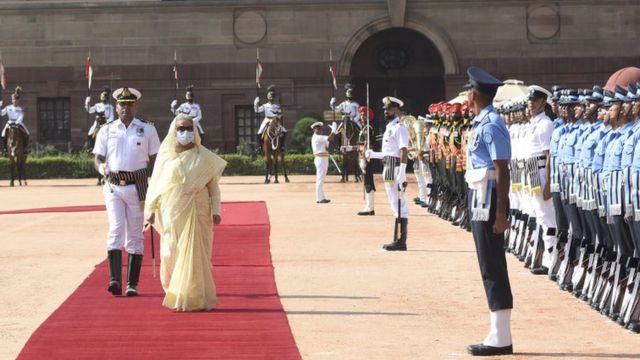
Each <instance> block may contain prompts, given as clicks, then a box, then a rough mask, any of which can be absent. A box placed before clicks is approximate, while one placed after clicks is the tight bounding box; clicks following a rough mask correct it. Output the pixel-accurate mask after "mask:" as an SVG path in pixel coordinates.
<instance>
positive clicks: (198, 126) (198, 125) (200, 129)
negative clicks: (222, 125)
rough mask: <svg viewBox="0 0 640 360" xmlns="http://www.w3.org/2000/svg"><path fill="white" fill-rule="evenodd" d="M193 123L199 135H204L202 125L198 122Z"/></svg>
mask: <svg viewBox="0 0 640 360" xmlns="http://www.w3.org/2000/svg"><path fill="white" fill-rule="evenodd" d="M194 122H195V123H196V127H197V128H198V131H199V132H200V134H204V129H202V125H200V120H198V121H194Z"/></svg>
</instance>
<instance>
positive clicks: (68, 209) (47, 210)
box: [0, 205, 106, 215]
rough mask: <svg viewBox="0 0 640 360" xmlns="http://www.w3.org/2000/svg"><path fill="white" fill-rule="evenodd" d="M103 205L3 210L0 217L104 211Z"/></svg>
mask: <svg viewBox="0 0 640 360" xmlns="http://www.w3.org/2000/svg"><path fill="white" fill-rule="evenodd" d="M105 210H106V208H105V207H104V205H86V206H60V207H48V208H35V209H21V210H5V211H0V215H10V214H33V213H52V212H85V211H105Z"/></svg>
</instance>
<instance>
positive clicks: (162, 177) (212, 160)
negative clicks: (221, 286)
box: [144, 114, 227, 311]
mask: <svg viewBox="0 0 640 360" xmlns="http://www.w3.org/2000/svg"><path fill="white" fill-rule="evenodd" d="M193 129H194V124H193V120H192V119H191V118H190V117H189V116H186V115H184V114H180V115H178V116H176V118H175V119H173V122H172V123H171V125H170V127H169V131H168V133H167V136H166V137H165V139H164V140H163V141H162V145H161V146H160V151H159V152H158V156H157V158H156V163H155V167H154V170H153V175H152V176H151V180H150V182H149V189H148V191H147V199H146V204H145V211H144V214H145V219H147V221H148V222H149V223H151V224H154V223H155V225H156V228H157V229H158V231H159V232H160V235H161V240H160V257H161V264H160V280H161V282H162V287H163V288H164V292H165V297H164V301H163V302H162V305H163V306H165V307H168V308H170V309H174V310H178V311H208V310H211V309H212V308H213V307H214V306H216V305H217V303H218V299H217V297H216V288H215V284H214V282H213V276H212V273H211V269H212V265H211V250H212V246H213V224H216V225H217V224H219V223H220V221H221V217H220V187H219V186H218V182H219V180H220V177H221V176H222V172H223V171H224V168H225V166H226V164H227V163H226V161H224V160H222V159H221V158H220V157H218V156H217V155H216V154H214V153H213V152H211V151H209V150H208V149H206V148H205V147H203V146H202V145H201V144H200V136H199V135H198V133H197V132H194V131H193Z"/></svg>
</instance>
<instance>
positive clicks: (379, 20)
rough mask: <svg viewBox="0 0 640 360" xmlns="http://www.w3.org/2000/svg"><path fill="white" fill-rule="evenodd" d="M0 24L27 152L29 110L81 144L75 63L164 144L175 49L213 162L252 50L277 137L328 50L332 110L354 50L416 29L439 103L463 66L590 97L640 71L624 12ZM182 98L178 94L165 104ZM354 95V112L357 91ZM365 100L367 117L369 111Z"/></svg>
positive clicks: (231, 145)
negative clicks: (136, 108)
mask: <svg viewBox="0 0 640 360" xmlns="http://www.w3.org/2000/svg"><path fill="white" fill-rule="evenodd" d="M0 12H1V13H2V17H0V51H1V53H2V58H3V63H4V65H5V67H6V70H7V74H8V78H9V87H10V88H11V89H12V88H13V87H14V86H15V85H16V84H20V85H22V86H23V88H24V89H25V97H24V105H25V108H26V113H27V116H26V122H27V124H28V126H29V127H30V128H31V129H32V133H33V134H35V136H34V138H35V140H37V133H38V131H37V98H38V97H69V98H70V99H71V104H72V110H71V117H72V133H71V135H72V143H73V145H74V146H79V145H81V144H82V142H83V139H84V132H85V129H86V122H87V120H86V113H85V112H84V110H83V108H82V104H83V99H84V97H85V96H86V82H85V80H84V65H83V64H84V60H85V58H86V57H87V55H88V54H89V52H90V53H91V57H92V60H93V64H94V72H95V77H94V89H95V91H94V92H93V94H94V98H95V97H97V94H98V92H99V89H100V88H102V86H104V85H110V86H112V87H113V88H117V87H120V86H123V85H128V86H132V87H136V88H138V89H140V90H141V91H142V92H143V97H144V99H143V100H142V101H141V104H140V113H141V117H142V118H145V119H148V120H151V121H154V122H155V123H156V125H157V126H158V128H159V130H160V131H161V132H164V131H165V130H166V127H167V125H168V123H169V121H170V119H171V117H172V116H171V114H170V112H169V110H168V109H169V103H170V101H171V100H172V98H173V82H172V72H171V67H172V63H173V55H174V51H175V52H176V53H177V57H178V62H179V64H180V74H181V78H182V81H181V87H182V88H184V86H186V85H188V84H194V85H195V86H196V97H197V100H198V101H199V102H200V104H201V105H202V106H203V110H204V114H205V117H204V125H205V130H206V132H207V138H206V143H207V144H208V145H209V146H211V147H216V148H220V149H223V150H225V151H233V150H234V149H235V146H236V138H235V121H234V109H235V106H236V105H250V104H251V103H252V100H253V98H254V97H255V95H256V90H255V82H254V79H255V70H254V68H255V54H256V48H258V47H259V48H260V57H261V60H262V62H263V65H264V71H265V73H264V75H265V80H264V82H263V84H264V85H265V87H266V85H268V84H271V83H273V84H276V85H277V86H278V88H279V89H280V90H281V92H282V98H281V100H282V102H283V105H284V108H285V111H286V113H285V124H286V126H287V127H288V128H292V127H293V125H294V123H295V121H296V120H297V118H298V117H299V116H300V115H301V114H302V113H306V112H316V113H321V112H322V111H323V110H325V109H327V108H328V100H329V97H330V96H331V87H330V76H329V71H328V61H329V49H331V50H332V52H333V56H334V60H335V61H334V62H335V63H336V65H337V67H338V72H339V75H340V77H339V83H340V87H339V91H338V92H337V94H338V97H339V98H341V97H342V84H344V82H345V81H348V80H351V76H350V75H351V74H352V69H351V65H352V64H353V63H354V59H355V56H356V53H357V51H358V49H359V48H360V46H361V45H362V44H363V43H364V42H365V41H366V39H368V38H370V37H371V36H372V35H374V34H376V33H378V32H381V31H384V30H386V29H390V28H392V27H398V26H400V27H405V28H407V29H411V30H413V31H416V32H418V33H420V34H422V35H423V36H424V37H425V41H427V42H429V43H430V47H431V48H433V49H436V50H435V51H434V52H437V53H434V54H433V56H434V57H440V59H441V60H442V61H441V64H442V67H433V65H432V64H429V63H427V62H424V61H422V62H419V63H418V64H417V65H418V66H420V65H423V66H430V67H431V68H430V69H436V68H437V69H438V71H441V72H442V73H441V74H440V79H438V75H437V74H436V77H435V78H434V80H433V81H434V82H433V86H435V87H440V86H442V85H441V84H444V89H442V94H446V97H448V98H451V97H453V96H455V95H456V94H457V93H458V91H459V90H460V86H461V85H462V84H463V83H464V82H465V80H466V77H465V73H464V72H465V69H466V67H467V66H469V65H472V64H473V65H479V66H483V67H486V68H487V69H488V70H490V71H492V72H494V73H495V74H496V75H497V76H499V77H502V78H519V79H522V80H524V81H525V82H526V83H538V84H540V85H543V86H550V85H552V84H554V83H562V84H565V85H570V86H576V87H587V86H589V87H590V86H592V85H593V84H594V83H598V84H603V83H604V82H605V81H606V80H607V78H608V76H609V75H610V74H611V73H613V72H614V71H615V70H617V69H619V68H621V67H624V66H634V65H638V63H639V59H640V57H639V56H640V48H639V47H638V46H637V40H636V39H637V37H638V32H639V27H640V21H639V20H640V7H639V6H638V5H637V2H636V1H573V0H567V1H562V2H547V1H510V0H505V1H469V0H467V1H464V0H459V1H427V0H424V1H418V0H414V1H412V0H388V1H385V0H370V1H367V0H359V1H358V0H348V1H335V0H314V1H285V0H277V1H269V5H264V1H258V0H253V1H251V0H241V1H226V0H222V1H155V0H141V1H120V0H112V1H98V0H94V1H73V0H64V1H35V0H29V1H3V2H0ZM390 14H392V16H390ZM386 41H388V40H386ZM355 60H357V59H355ZM359 61H360V62H361V61H362V60H361V59H360V60H359ZM371 61H372V64H373V62H375V61H376V59H371ZM416 61H418V60H416ZM355 62H356V63H358V61H355ZM413 66H416V64H413ZM358 76H359V77H362V76H363V75H362V74H360V73H359V74H358ZM365 77H366V74H365ZM8 90H9V89H7V90H5V91H4V96H3V98H4V100H5V102H7V100H8ZM360 90H361V89H360ZM389 91H391V90H390V89H389ZM183 96H184V91H183V90H182V89H181V90H180V92H179V94H178V98H179V99H182V98H183ZM261 97H263V98H264V93H262V94H261ZM357 97H358V98H359V100H361V101H362V100H363V94H362V93H361V92H359V93H358V94H357ZM374 101H375V104H376V105H375V107H376V108H377V107H378V105H377V101H379V99H377V98H376V99H372V103H373V102H374ZM414 111H416V112H418V111H417V110H414Z"/></svg>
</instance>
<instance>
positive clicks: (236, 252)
mask: <svg viewBox="0 0 640 360" xmlns="http://www.w3.org/2000/svg"><path fill="white" fill-rule="evenodd" d="M222 218H223V223H222V224H221V225H219V226H218V227H216V232H215V239H214V247H213V248H214V250H213V252H214V256H213V263H214V270H213V275H214V280H215V282H216V287H217V290H218V296H219V299H220V305H219V306H218V307H217V308H216V310H214V311H212V312H200V313H177V312H172V311H170V310H168V309H166V308H164V307H162V305H161V303H162V299H163V297H164V293H163V291H162V287H161V286H160V280H159V279H158V278H156V279H154V278H153V277H152V272H151V251H149V250H150V249H149V247H148V248H147V249H148V250H147V251H146V255H145V258H144V266H143V269H142V274H141V278H140V285H139V287H138V290H139V292H140V294H141V296H139V297H137V298H126V297H113V296H111V295H110V294H109V293H107V290H106V288H107V279H108V266H107V263H106V262H102V263H101V264H99V265H98V266H97V267H96V269H95V270H94V271H93V273H92V274H91V275H90V276H89V277H88V278H87V279H86V280H85V281H84V282H83V283H82V284H81V285H80V287H79V288H78V289H77V290H76V291H75V292H74V293H73V294H72V295H71V296H70V297H69V298H68V299H67V300H66V301H65V302H64V303H63V304H62V305H61V306H60V307H59V308H58V309H57V310H56V311H55V312H54V313H53V314H52V315H51V316H49V318H48V319H47V320H46V321H45V322H44V323H43V324H42V325H40V327H39V328H38V329H37V330H36V331H35V332H34V333H33V335H31V338H30V339H29V341H28V342H27V344H26V345H25V346H24V348H23V349H22V352H21V353H20V355H19V358H20V359H301V356H300V353H299V352H298V349H297V347H296V344H295V341H294V339H293V336H292V334H291V330H290V328H289V323H288V322H287V317H286V315H285V313H284V311H283V309H282V305H281V303H280V298H279V297H278V291H277V288H276V284H275V281H274V276H273V268H272V266H271V255H270V253H269V231H270V227H269V217H268V214H267V210H266V206H265V204H264V203H262V202H253V203H224V204H223V207H222ZM105 220H106V219H105ZM156 239H157V237H156ZM147 241H148V243H147V244H148V246H150V243H149V241H150V240H149V237H148V236H147ZM157 247H158V242H157V241H156V255H157V254H158V250H157ZM156 261H157V260H156ZM158 268H159V264H158ZM124 274H126V273H124V272H123V276H126V275H124ZM52 280H54V278H53V277H52ZM41 295H42V296H46V294H41Z"/></svg>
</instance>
